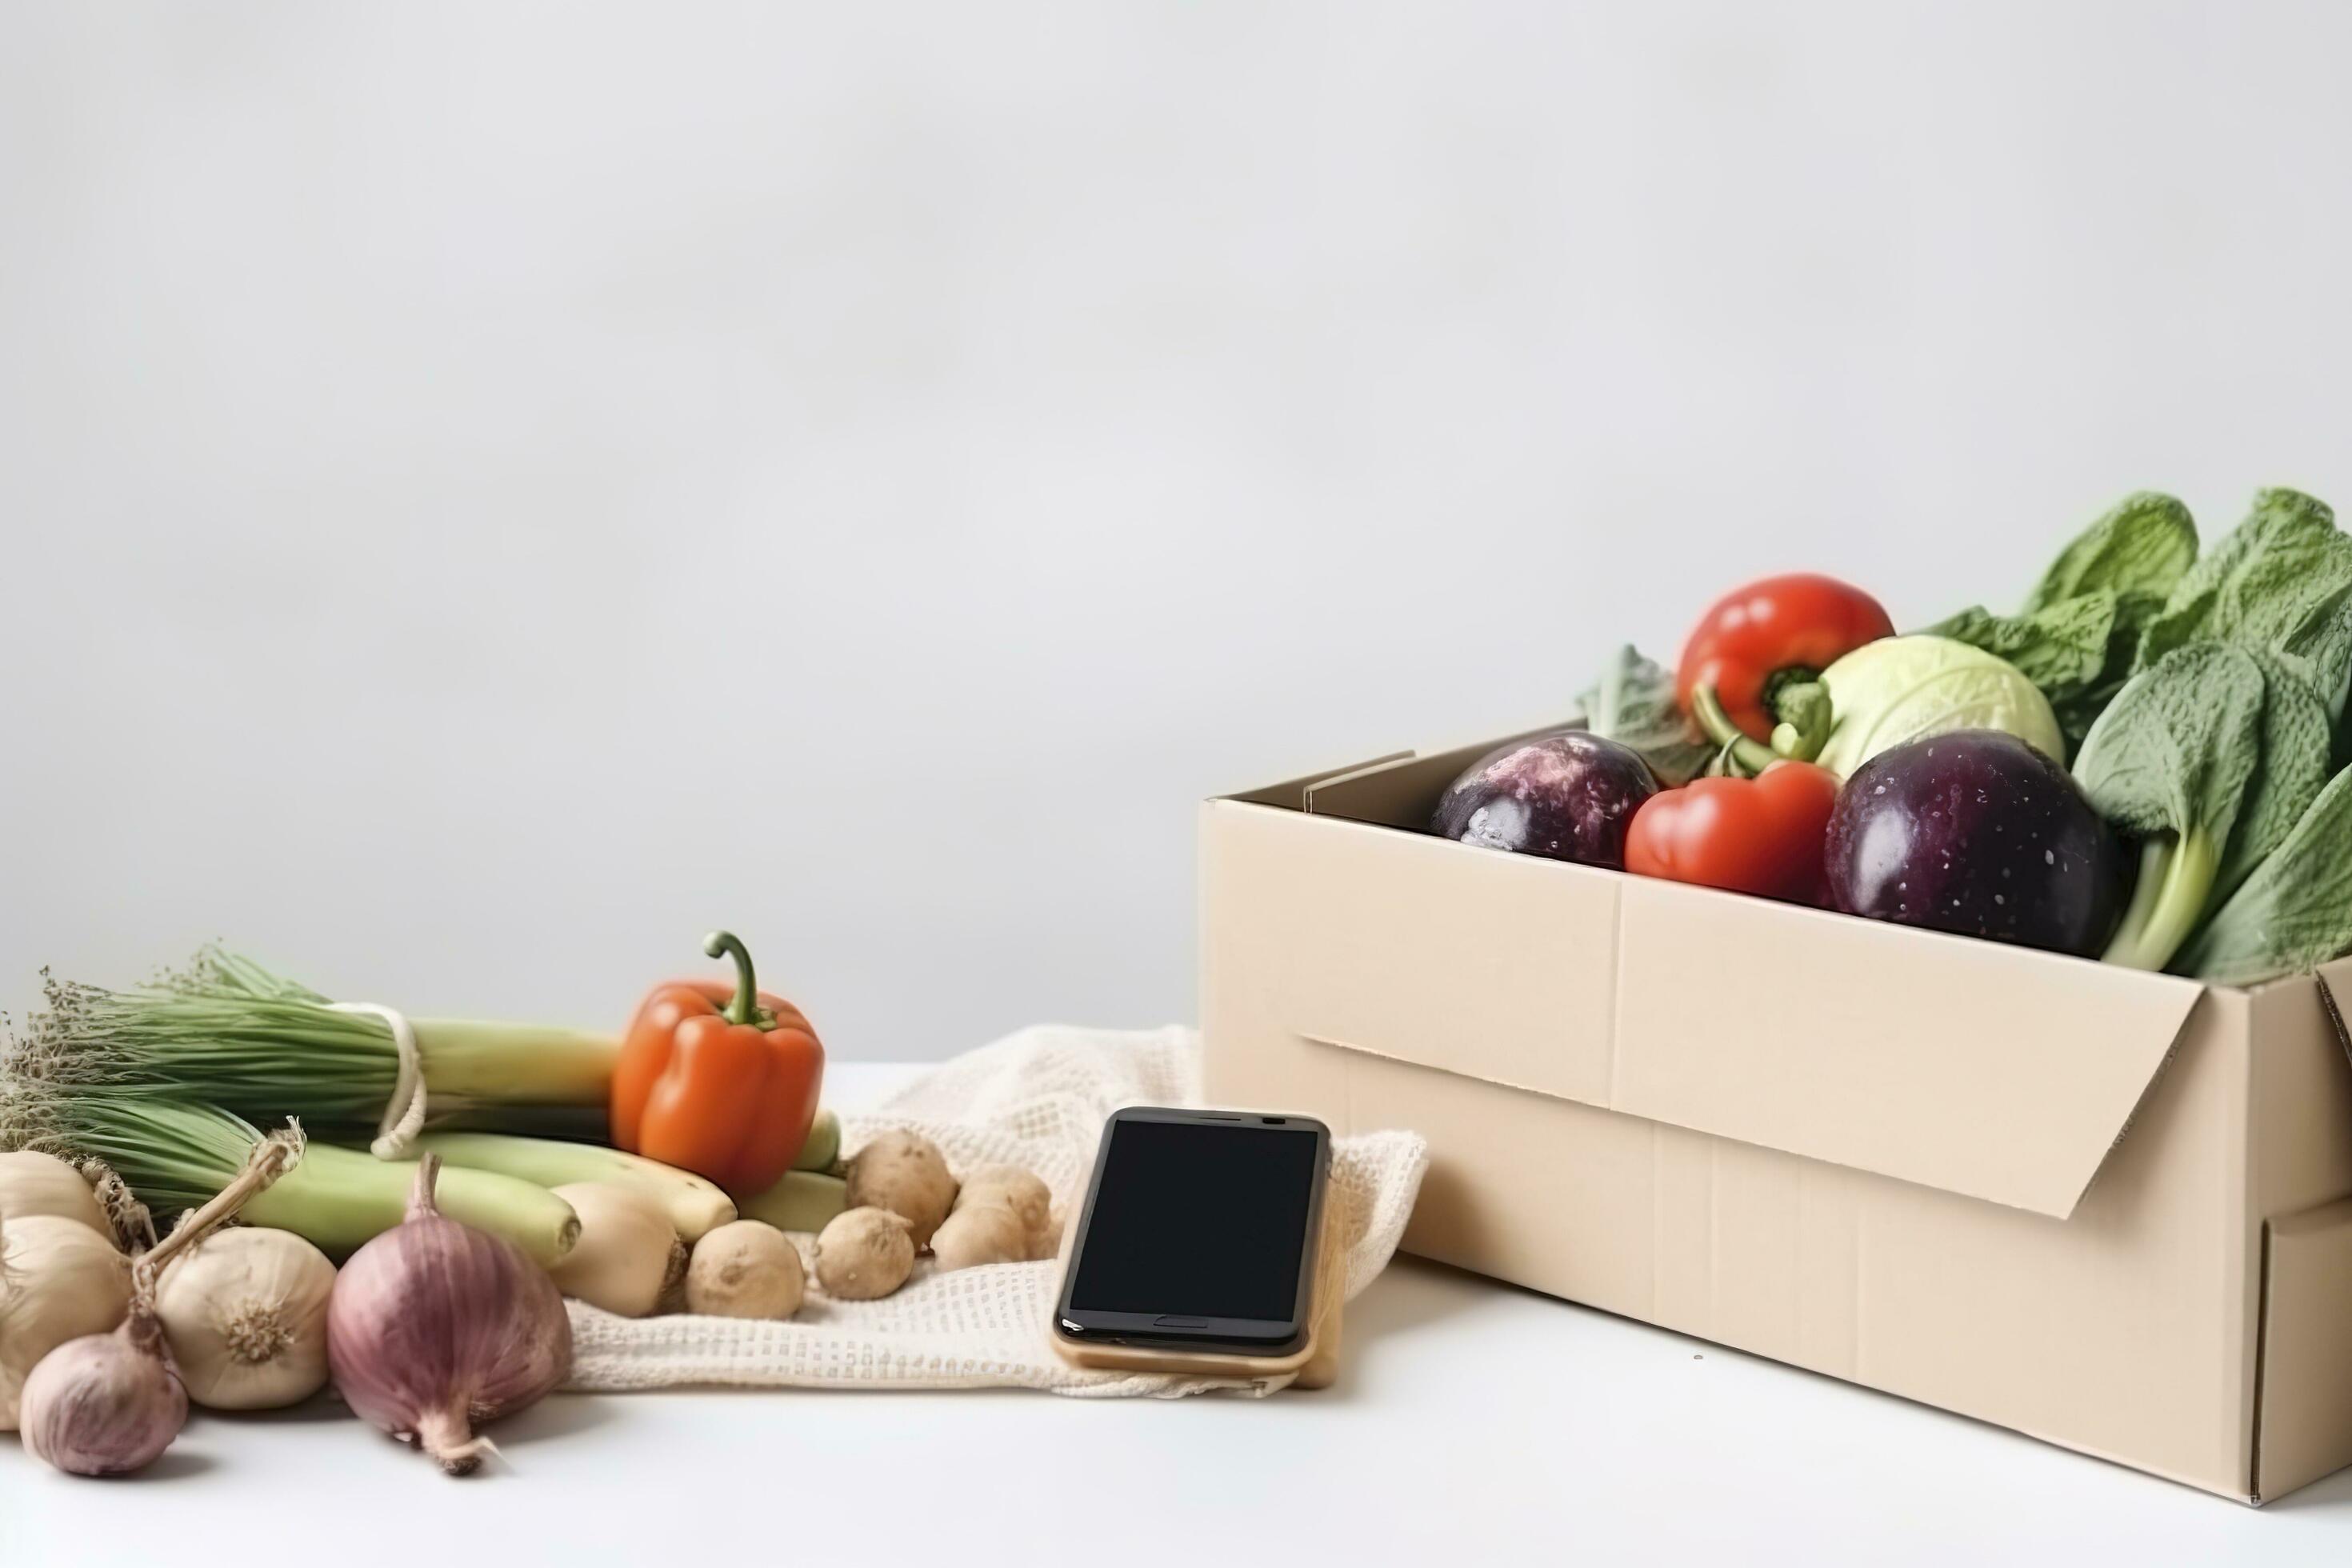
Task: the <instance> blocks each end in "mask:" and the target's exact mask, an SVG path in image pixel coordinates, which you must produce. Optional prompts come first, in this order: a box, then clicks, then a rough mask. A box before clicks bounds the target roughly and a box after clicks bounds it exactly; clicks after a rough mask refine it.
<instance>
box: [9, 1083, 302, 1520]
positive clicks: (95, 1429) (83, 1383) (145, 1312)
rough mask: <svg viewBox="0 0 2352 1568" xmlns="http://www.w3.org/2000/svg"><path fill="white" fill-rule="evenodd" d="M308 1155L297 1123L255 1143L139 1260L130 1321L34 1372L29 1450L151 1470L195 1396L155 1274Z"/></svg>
mask: <svg viewBox="0 0 2352 1568" xmlns="http://www.w3.org/2000/svg"><path fill="white" fill-rule="evenodd" d="M301 1158H302V1134H301V1132H300V1131H299V1130H297V1129H295V1128H292V1127H289V1128H288V1129H287V1130H286V1131H283V1132H274V1133H272V1134H270V1135H269V1136H268V1137H267V1138H265V1139H263V1140H262V1141H261V1142H258V1143H257V1144H255V1145H254V1146H253V1149H252V1152H251V1153H250V1154H249V1155H248V1156H247V1160H246V1165H245V1169H244V1170H242V1171H240V1172H238V1173H237V1174H236V1179H235V1180H233V1181H231V1182H230V1183H229V1184H228V1185H227V1186H226V1187H223V1188H222V1189H221V1190H220V1191H219V1192H218V1193H216V1194H214V1195H213V1197H212V1198H211V1199H210V1200H209V1201H208V1202H206V1203H205V1205H204V1206H203V1207H201V1208H199V1209H197V1210H196V1211H195V1212H194V1214H191V1215H185V1216H184V1217H183V1219H182V1221H181V1224H180V1227H179V1228H178V1229H177V1230H175V1231H173V1233H172V1234H171V1235H170V1236H168V1237H164V1238H163V1240H162V1241H160V1242H158V1243H156V1244H155V1246H154V1247H151V1248H149V1249H148V1251H147V1253H146V1255H145V1256H144V1257H142V1258H140V1259H139V1261H138V1262H136V1263H134V1264H132V1265H131V1310H130V1312H129V1314H128V1315H127V1316H125V1317H124V1318H123V1320H122V1324H121V1327H120V1328H117V1329H116V1330H115V1331H113V1332H112V1333H104V1334H85V1335H83V1336H82V1337H81V1338H79V1339H77V1340H68V1341H67V1342H65V1343H64V1344H61V1345H59V1346H58V1348H57V1349H55V1350H53V1351H51V1352H49V1353H48V1354H47V1355H46V1356H43V1357H42V1358H41V1362H40V1364H39V1365H37V1366H36V1367H35V1368H33V1371H32V1373H31V1375H30V1376H28V1377H26V1379H25V1390H24V1397H23V1401H22V1405H21V1408H20V1410H19V1412H18V1415H19V1417H20V1423H19V1427H20V1430H22V1431H23V1433H24V1434H25V1447H26V1451H28V1452H29V1453H31V1454H32V1456H33V1457H34V1458H37V1459H41V1460H44V1461H46V1462H47V1463H48V1464H51V1465H54V1466H55V1467H57V1468H58V1469H60V1470H64V1471H66V1472H67V1473H68V1474H69V1475H77V1476H119V1475H122V1474H125V1473H127V1472H129V1471H131V1470H138V1469H144V1468H146V1467H147V1466H149V1465H151V1464H152V1463H153V1462H154V1461H155V1458H156V1457H157V1456H158V1455H160V1454H162V1453H163V1450H164V1449H166V1448H168V1447H171V1446H172V1439H173V1438H174V1437H176V1436H179V1435H180V1428H181V1427H183V1426H186V1425H187V1422H188V1393H187V1390H186V1389H185V1388H184V1387H182V1386H181V1384H180V1378H179V1374H178V1373H174V1372H173V1370H172V1366H171V1362H170V1360H169V1352H167V1350H166V1349H165V1347H164V1344H163V1324H162V1323H161V1322H159V1321H156V1317H155V1280H156V1277H157V1275H158V1274H159V1273H160V1272H161V1271H162V1270H163V1268H165V1267H166V1266H168V1265H169V1264H170V1263H171V1261H172V1259H173V1258H174V1257H175V1256H176V1255H178V1254H179V1253H181V1252H184V1251H185V1250H186V1249H187V1248H188V1247H191V1246H193V1245H194V1244H195V1243H196V1242H199V1241H202V1240H203V1239H204V1238H205V1236H206V1235H208V1234H210V1232H211V1231H212V1229H213V1227H214V1226H217V1225H220V1224H221V1223H223V1222H224V1221H226V1219H227V1218H228V1217H229V1216H230V1215H234V1214H235V1213H236V1211H237V1209H238V1207H239V1206H240V1205H243V1204H244V1203H245V1201H246V1200H247V1198H250V1197H251V1196H253V1194H256V1193H257V1192H259V1191H261V1190H262V1189H263V1188H264V1187H267V1186H268V1185H269V1184H270V1183H272V1182H274V1181H276V1180H277V1179H278V1176H279V1175H280V1174H282V1173H284V1172H285V1171H286V1170H287V1169H288V1168H289V1167H290V1166H291V1165H293V1164H294V1163H296V1162H297V1161H299V1160H300V1159H301ZM26 1223H31V1222H26Z"/></svg>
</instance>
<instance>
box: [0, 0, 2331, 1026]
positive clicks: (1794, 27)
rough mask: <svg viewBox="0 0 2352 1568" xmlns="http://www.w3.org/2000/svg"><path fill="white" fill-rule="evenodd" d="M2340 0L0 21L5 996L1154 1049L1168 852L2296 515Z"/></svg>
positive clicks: (1183, 971)
mask: <svg viewBox="0 0 2352 1568" xmlns="http://www.w3.org/2000/svg"><path fill="white" fill-rule="evenodd" d="M2347 51H2352V9H2347V8H2345V7H2342V6H2336V5H2308V6H2286V5H2145V4H2137V3H2116V4H2074V5H2048V4H2022V5H1941V6H1919V7H1914V6H1907V5H1904V6H1897V5H1875V4H1855V5H1827V4H1801V5H1776V6H1771V7H1763V6H1756V5H1748V4H1737V3H1726V4H1705V5H1646V4H1631V3H1628V4H1622V5H1538V4H1528V5H1472V4H1465V3H1464V0H1448V3H1446V4H1443V5H1424V6H1419V7H1404V8H1400V7H1391V6H1380V5H1365V4H1349V5H1330V6H1269V5H1261V4H1231V5H1219V4H1174V3H1169V4H1149V5H1139V4H1116V3H1114V4H1104V3H1103V0H1068V3H1066V4H1051V5H1046V4H1009V5H961V4H951V3H940V4H923V5H877V4H858V5H797V6H767V5H741V6H735V5H643V6H623V5H580V4H568V5H476V4H471V3H453V4H446V5H401V6H380V5H357V4H352V5H343V4H324V3H320V0H302V3H299V4H298V3H291V0H289V3H286V4H271V5H127V4H110V5H62V4H60V5H47V4H40V5H36V4H19V3H15V0H9V3H7V4H6V5H5V9H0V531H5V535H0V537H5V554H0V595H4V596H0V737H4V738H5V746H6V752H5V761H0V1006H6V1007H9V1008H10V1009H11V1010H21V1009H22V1008H23V1007H24V1006H26V1005H27V1004H29V1003H30V1002H31V1001H33V999H34V998H35V996H36V995H37V988H36V981H35V977H34V971H35V969H36V968H37V966H38V965H39V964H41V963H55V964H56V965H57V966H58V969H59V970H60V972H62V973H68V974H73V975H78V976H83V977H88V978H92V979H102V980H111V981H124V980H129V979H132V978H135V977H136V976H137V975H139V974H140V973H143V972H144V971H145V970H146V969H148V968H149V967H150V966H152V964H154V963H158V962H161V961H163V960H166V959H170V958H173V957H176V956H178V955H180V954H181V953H183V952H185V951H186V950H188V949H190V948H192V947H193V946H194V944H195V943H196V942H198V941H199V940H201V939H203V938H205V937H208V936H214V935H219V936H225V937H228V938H232V939H234V940H235V941H236V942H237V943H239V944H240V945H242V946H244V947H246V948H247V949H248V950H250V951H252V952H256V953H258V954H261V955H265V956H268V957H269V958H271V959H273V960H275V961H277V962H278V963H280V964H281V965H283V966H284V967H286V968H288V969H289V970H290V971H292V972H294V973H298V974H299V975H301V976H303V977H305V978H308V979H309V980H310V981H311V982H312V983H313V984H318V985H320V986H321V987H322V988H325V989H329V990H331V991H334V992H337V993H339V994H344V995H353V996H367V997H375V998H380V999H383V1000H387V1001H394V1002H396V1003H398V1004H400V1005H404V1006H406V1007H409V1008H410V1009H412V1010H414V1011H418V1012H425V1013H436V1012H437V1013H460V1012H470V1013H479V1014H484V1015H509V1016H544V1017H549V1018H553V1019H562V1020H568V1021H576V1022H582V1023H595V1022H599V1021H611V1022H614V1024H617V1022H618V1021H619V1020H620V1019H621V1018H622V1017H624V1016H625V1014H626V1011H627V1009H628V1007H629V1006H630V1005H631V1004H632V1002H633V1000H634V999H635V995H636V994H637V992H638V991H639V990H640V988H641V987H642V986H643V985H644V984H646V982H648V981H650V980H652V979H654V978H656V977H657V976H660V975H663V974H666V973H670V972H672V971H675V970H677V969H679V968H681V967H691V966H693V965H695V964H697V963H698V962H699V959H698V953H697V951H696V943H697V942H698V940H699V938H700V936H701V933H702V931H704V929H705V928H706V927H708V926H709V925H711V924H713V923H718V922H724V923H728V924H730V925H732V926H733V927H734V928H735V929H737V930H738V931H741V932H742V933H743V934H744V935H745V936H746V937H747V938H748V939H749V940H751V942H752V943H753V945H754V948H755V951H757V952H759V953H761V955H762V956H763V957H764V959H765V966H764V973H765V975H766V977H767V978H768V979H769V980H770V981H771V982H772V984H775V985H777V986H778V987H780V988H782V989H786V990H788V991H790V992H792V993H793V994H795V995H797V996H798V997H799V998H800V999H801V1000H802V1001H803V1003H804V1004H805V1005H806V1006H807V1007H808V1009H809V1011H810V1012H811V1014H812V1015H813V1016H814V1017H815V1019H816V1020H817V1022H818V1025H819V1026H820V1028H821V1030H822V1031H823V1032H824V1034H825V1035H826V1037H827V1039H828V1042H829V1043H830V1045H831V1046H832V1047H833V1049H834V1050H835V1053H836V1054H837V1055H841V1056H844V1057H876V1058H878V1057H924V1056H937V1055H945V1054H948V1053H950V1052H952V1051H954V1050H957V1049H960V1048H961V1047H965V1046H968V1045H971V1044H976V1043H978V1042H979V1041H981V1040H982V1039H983V1038H986V1037H990V1036H991V1035H992V1034H994V1033H996V1032H998V1031H1001V1030H1003V1029H1005V1028H1008V1027H1012V1026H1016V1025H1019V1024H1022V1023H1024V1022H1029V1021H1034V1020H1038V1019H1045V1018H1055V1019H1065V1020H1076V1021H1087V1022H1103V1023H1114V1024H1130V1023H1131V1024H1151V1023H1157V1022H1160V1021H1164V1020H1167V1019H1171V1018H1187V1017H1190V1016H1192V950H1193V944H1192V929H1191V928H1192V805H1193V802H1194V801H1195V800H1196V799H1198V798H1199V797H1201V796H1202V795H1209V794H1212V793H1215V792H1218V791H1220V790H1223V789H1227V788H1234V787H1240V786H1244V785H1248V784H1256V783H1262V782H1265V781H1266V780H1269V779H1271V778H1274V777H1276V776H1280V775H1282V774H1284V773H1289V772H1297V771H1301V770H1303V769H1305V768H1307V767H1311V766H1315V765H1318V764H1327V763H1339V762H1344V761H1347V760H1349V759H1351V758H1354V757H1357V756H1360V755H1363V754H1366V753H1370V752H1377V751H1382V750H1387V749H1389V748H1391V747H1393V746H1397V745H1426V744H1434V743H1439V742H1454V741H1458V740H1462V739H1467V738H1472V737H1475V736H1476V735H1478V734H1480V733H1484V732H1492V731H1500V730H1504V729H1507V728H1511V727H1514V726H1518V725H1522V724H1525V723H1528V722H1532V721H1541V720H1544V719H1548V718H1551V717H1555V716H1557V715H1559V713H1561V712H1562V711H1563V710H1565V709H1566V708H1567V706H1568V700H1569V697H1570V694H1571V693H1572V692H1573V691H1574V690H1575V689H1577V687H1578V686H1579V685H1580V682H1581V680H1582V679H1583V678H1584V676H1585V675H1586V673H1587V671H1588V669H1589V668H1590V667H1591V666H1592V665H1593V664H1594V663H1595V662H1596V661H1597V660H1598V658H1600V657H1601V655H1602V654H1603V652H1604V651H1605V650H1606V649H1607V648H1608V647H1611V646H1612V645H1613V643H1614V642H1615V641H1617V640H1620V639H1622V638H1624V637H1633V638H1635V639H1637V640H1639V641H1641V642H1642V643H1643V644H1644V645H1645V646H1647V647H1652V648H1654V649H1656V650H1659V651H1661V652H1665V653H1669V654H1670V653H1671V652H1672V651H1673V649H1674V648H1675V647H1676V646H1678V644H1679V640H1680V638H1681V637H1682V634H1683V632H1684V631H1685V627H1686V625H1687V622H1688V620H1689V619H1690V617H1691V616H1693V615H1694V614H1695V613H1696V610H1697V609H1698V608H1699V607H1700V605H1702V603H1703V602H1704V601H1705V600H1706V599H1707V598H1709V597H1711V596H1712V595H1714V594H1715V593H1716V592H1717V591H1718V590H1719V589H1721V588H1723V587H1725V586H1727V585H1728V584H1730V583H1731V582H1732V581H1734V580H1736V579H1738V578H1739V577H1741V576H1742V575H1743V574H1753V573H1755V572H1758V571H1759V570H1763V569H1767V568H1779V567H1786V566H1799V565H1807V566H1818V567H1823V568H1829V569H1832V570H1836V571H1838V572H1840V573H1842V574H1846V575H1849V576H1852V577H1853V578H1855V579H1857V580H1859V581H1862V582H1864V583H1866V584H1871V585H1872V586H1874V588H1876V589H1877V590H1878V591H1879V592H1880V593H1881V595H1882V596H1883V597H1884V598H1885V599H1886V601H1887V602H1888V604H1889V605H1890V606H1891V607H1892V608H1894V609H1895V613H1896V616H1897V619H1898V620H1904V621H1911V622H1919V621H1925V620H1927V619H1930V618H1934V617H1936V616H1940V615H1942V614H1944V613H1946V612H1948V611H1949V610H1951V609H1954V608H1957V607H1958V606H1959V605H1962V604H1964V603H1966V602H1969V601H1970V600H1974V599H1978V598H1985V597H1990V598H1993V599H1995V600H2001V599H2005V598H2007V597H2010V596H2013V595H2016V594H2017V593H2019V592H2021V590H2022V588H2023V587H2024V585H2025V584H2026V583H2027V582H2028V581H2029V580H2030V579H2031V578H2032V575H2033V574H2035V573H2036V572H2037V571H2038V570H2039V569H2040V567H2041V565H2042V561H2043V559H2044V557H2045V556H2046V555H2047V554H2048V553H2049V552H2051V551H2052V550H2053V549H2054V547H2055V545H2056V544H2057V542H2058V541H2059V539H2060V537H2061V536H2062V534H2063V532H2064V531H2067V530H2070V529H2071V528H2073V527H2074V526H2075V525H2076V524H2077V523H2079V522H2081V521H2084V520H2085V519H2086V518H2088V517H2089V516H2090V515H2091V514H2092V513H2094V512H2095V510H2098V509H2099V508H2101V507H2102V506H2103V505H2105V503H2106V502H2107V501H2108V500H2111V499H2113V498H2114V497H2116V496H2117V495H2119V494H2121V493H2122V492H2124V491H2126V490H2128V489H2135V488H2140V487H2158V488H2167V489H2173V490H2174V491H2176V492H2177V493H2179V494H2180V495H2182V496H2183V497H2184V498H2186V499H2187V500H2189V502H2190V503H2191V505H2192V506H2194V507H2195V508H2196V509H2197V510H2198V511H2199V513H2200V517H2201V518H2202V519H2203V520H2204V521H2205V523H2206V526H2207V528H2208V531H2209V532H2210V531H2212V530H2214V529H2215V528H2217V527H2219V526H2224V525H2226V524H2227V523H2228V522H2229V521H2233V519H2234V516H2235V512H2236V510H2237V509H2238V508H2240V507H2241V506H2242V504H2243V502H2244V500H2245V499H2246V497H2247V496H2248V495H2249V494H2250V493H2251V492H2252V489H2254V487H2255V486H2256V485H2258V484H2262V483H2266V482H2281V483H2294V484H2298V485H2301V486H2303V487H2305V488H2307V489H2313V490H2315V491H2317V492H2318V493H2320V494H2322V495H2332V496H2334V497H2335V498H2336V500H2339V501H2342V502H2345V503H2347V505H2352V308H2347V299H2352V189H2347V181H2352V91H2347V89H2346V87H2345V83H2346V80H2347Z"/></svg>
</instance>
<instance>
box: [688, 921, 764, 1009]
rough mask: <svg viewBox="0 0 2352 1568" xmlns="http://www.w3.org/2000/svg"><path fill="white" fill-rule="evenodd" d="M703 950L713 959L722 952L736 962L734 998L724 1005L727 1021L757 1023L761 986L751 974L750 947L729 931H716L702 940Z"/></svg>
mask: <svg viewBox="0 0 2352 1568" xmlns="http://www.w3.org/2000/svg"><path fill="white" fill-rule="evenodd" d="M702 951H703V952H707V953H709V955H710V956H711V957H713V958H718V957H719V956H721V955H724V956H726V957H729V958H731V959H733V960H734V961H735V1000H733V1001H732V1002H730V1003H728V1004H727V1021H728V1022H729V1023H730V1024H752V1023H757V1022H758V1021H759V1016H760V988H759V985H758V984H756V983H755V982H754V981H753V979H752V977H751V949H750V948H748V947H745V946H744V945H743V939H742V938H741V937H740V936H737V935H736V934H735V933H734V932H733V931H712V932H711V933H710V934H709V936H706V937H704V938H703V939H702Z"/></svg>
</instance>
